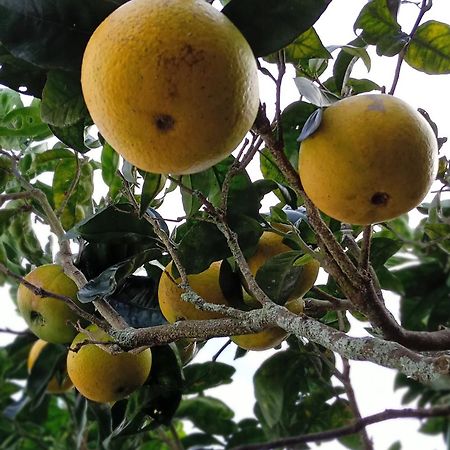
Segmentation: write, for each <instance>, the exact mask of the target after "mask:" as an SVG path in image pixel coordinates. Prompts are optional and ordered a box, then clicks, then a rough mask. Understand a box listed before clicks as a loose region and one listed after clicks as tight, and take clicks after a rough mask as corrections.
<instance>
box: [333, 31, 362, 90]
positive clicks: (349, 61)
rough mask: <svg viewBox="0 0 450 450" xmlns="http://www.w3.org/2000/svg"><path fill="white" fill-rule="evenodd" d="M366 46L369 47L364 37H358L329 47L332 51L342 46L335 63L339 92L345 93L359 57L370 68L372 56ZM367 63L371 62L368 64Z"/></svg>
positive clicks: (334, 71)
mask: <svg viewBox="0 0 450 450" xmlns="http://www.w3.org/2000/svg"><path fill="white" fill-rule="evenodd" d="M365 47H367V44H366V43H365V42H364V40H363V39H361V38H360V37H358V38H356V39H354V40H353V41H351V42H349V43H348V44H347V45H344V46H337V45H336V46H333V47H329V48H328V49H329V50H330V51H334V50H336V49H338V48H341V51H340V52H339V53H338V55H337V57H336V58H335V62H334V65H333V80H334V84H335V88H336V93H337V94H343V92H344V88H345V87H346V84H347V80H348V79H349V77H350V75H351V72H352V69H353V66H354V64H355V63H356V61H357V60H358V59H359V58H362V59H363V61H364V64H366V67H368V70H370V56H369V54H368V53H367V50H366V49H365ZM367 63H368V64H369V65H368V66H367Z"/></svg>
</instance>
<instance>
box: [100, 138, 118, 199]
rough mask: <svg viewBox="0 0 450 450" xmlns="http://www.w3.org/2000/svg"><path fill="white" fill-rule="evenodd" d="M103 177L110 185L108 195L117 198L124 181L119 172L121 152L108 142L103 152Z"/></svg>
mask: <svg viewBox="0 0 450 450" xmlns="http://www.w3.org/2000/svg"><path fill="white" fill-rule="evenodd" d="M101 164H102V169H101V170H102V178H103V181H104V182H105V184H106V185H107V186H108V187H109V191H108V195H109V196H110V197H111V198H113V199H114V198H115V197H116V195H117V194H118V193H119V191H120V189H121V187H122V185H123V182H122V179H121V178H120V176H119V175H118V174H117V171H118V169H119V154H118V153H117V152H116V151H115V150H114V149H113V148H112V147H111V146H110V145H109V144H108V143H107V142H105V145H104V146H103V148H102V154H101Z"/></svg>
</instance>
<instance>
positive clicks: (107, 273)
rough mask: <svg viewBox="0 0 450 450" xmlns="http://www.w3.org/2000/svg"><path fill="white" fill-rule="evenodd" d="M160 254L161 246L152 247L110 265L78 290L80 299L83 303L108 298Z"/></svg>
mask: <svg viewBox="0 0 450 450" xmlns="http://www.w3.org/2000/svg"><path fill="white" fill-rule="evenodd" d="M160 256H161V250H160V249H159V248H151V249H148V250H144V251H143V252H140V253H138V254H136V255H135V256H134V257H132V258H128V259H126V260H125V261H121V262H120V263H117V264H115V265H113V266H111V267H109V268H108V269H106V270H104V271H103V272H102V273H101V274H100V275H98V276H97V277H96V278H94V279H92V280H90V281H88V282H87V283H86V284H85V285H84V286H83V287H82V288H81V289H80V290H79V291H78V294H77V296H78V299H79V300H80V301H81V302H82V303H89V302H92V301H94V300H96V299H97V298H99V297H100V298H106V299H107V298H108V297H109V296H110V295H112V294H113V293H114V292H116V290H117V288H118V287H119V286H120V285H121V284H122V282H123V281H124V280H125V279H126V278H127V277H128V276H130V275H131V274H133V273H134V272H135V271H136V270H137V269H138V268H139V267H141V266H142V265H143V264H144V263H145V262H147V261H151V260H152V259H156V258H158V257H160Z"/></svg>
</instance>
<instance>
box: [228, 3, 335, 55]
mask: <svg viewBox="0 0 450 450" xmlns="http://www.w3.org/2000/svg"><path fill="white" fill-rule="evenodd" d="M330 2H331V0H285V1H283V2H279V1H278V0H231V1H230V2H229V3H228V4H227V5H226V6H225V7H224V8H223V10H222V11H223V13H224V14H225V15H226V16H228V18H229V19H230V20H231V21H232V22H233V23H234V24H235V25H236V26H237V27H238V28H239V30H240V31H241V33H242V34H243V35H244V37H245V38H246V39H247V41H248V42H249V44H250V47H252V50H253V52H254V53H255V55H256V56H264V55H268V54H269V53H273V52H276V51H278V50H280V49H282V48H284V47H286V45H288V44H289V43H291V42H292V41H293V40H294V39H295V38H296V37H297V36H299V35H301V34H302V33H304V32H306V31H307V30H309V29H310V28H311V26H312V25H314V23H315V22H316V21H317V19H318V18H319V17H320V16H321V15H322V13H323V12H324V11H325V10H326V8H327V6H328V5H329V4H330Z"/></svg>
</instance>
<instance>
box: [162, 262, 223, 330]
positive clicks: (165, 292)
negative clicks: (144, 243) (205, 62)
mask: <svg viewBox="0 0 450 450" xmlns="http://www.w3.org/2000/svg"><path fill="white" fill-rule="evenodd" d="M171 270H172V263H169V264H168V265H167V267H166V269H165V271H164V272H163V274H162V275H161V279H160V281H159V287H158V300H159V306H160V308H161V312H162V313H163V315H164V317H165V318H166V319H167V321H168V322H170V323H174V322H176V321H177V320H205V319H216V318H218V317H221V316H220V314H217V313H214V312H211V311H201V310H199V309H197V308H196V307H195V306H194V305H193V304H192V303H188V302H185V301H184V300H182V299H181V294H182V293H183V290H182V289H181V288H179V287H178V284H177V282H179V281H180V280H173V279H172V278H171V277H170V276H169V274H171V273H172V272H171ZM219 273H220V262H218V261H216V262H213V263H212V264H211V265H210V266H209V268H208V269H206V270H205V271H203V272H201V273H198V274H192V275H188V280H189V284H190V286H191V288H192V289H193V290H194V291H195V292H196V293H197V294H199V295H200V296H201V297H202V298H203V299H205V300H206V301H207V302H209V303H216V304H220V305H228V301H227V299H226V298H225V296H224V295H223V292H222V289H221V288H220V284H219Z"/></svg>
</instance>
